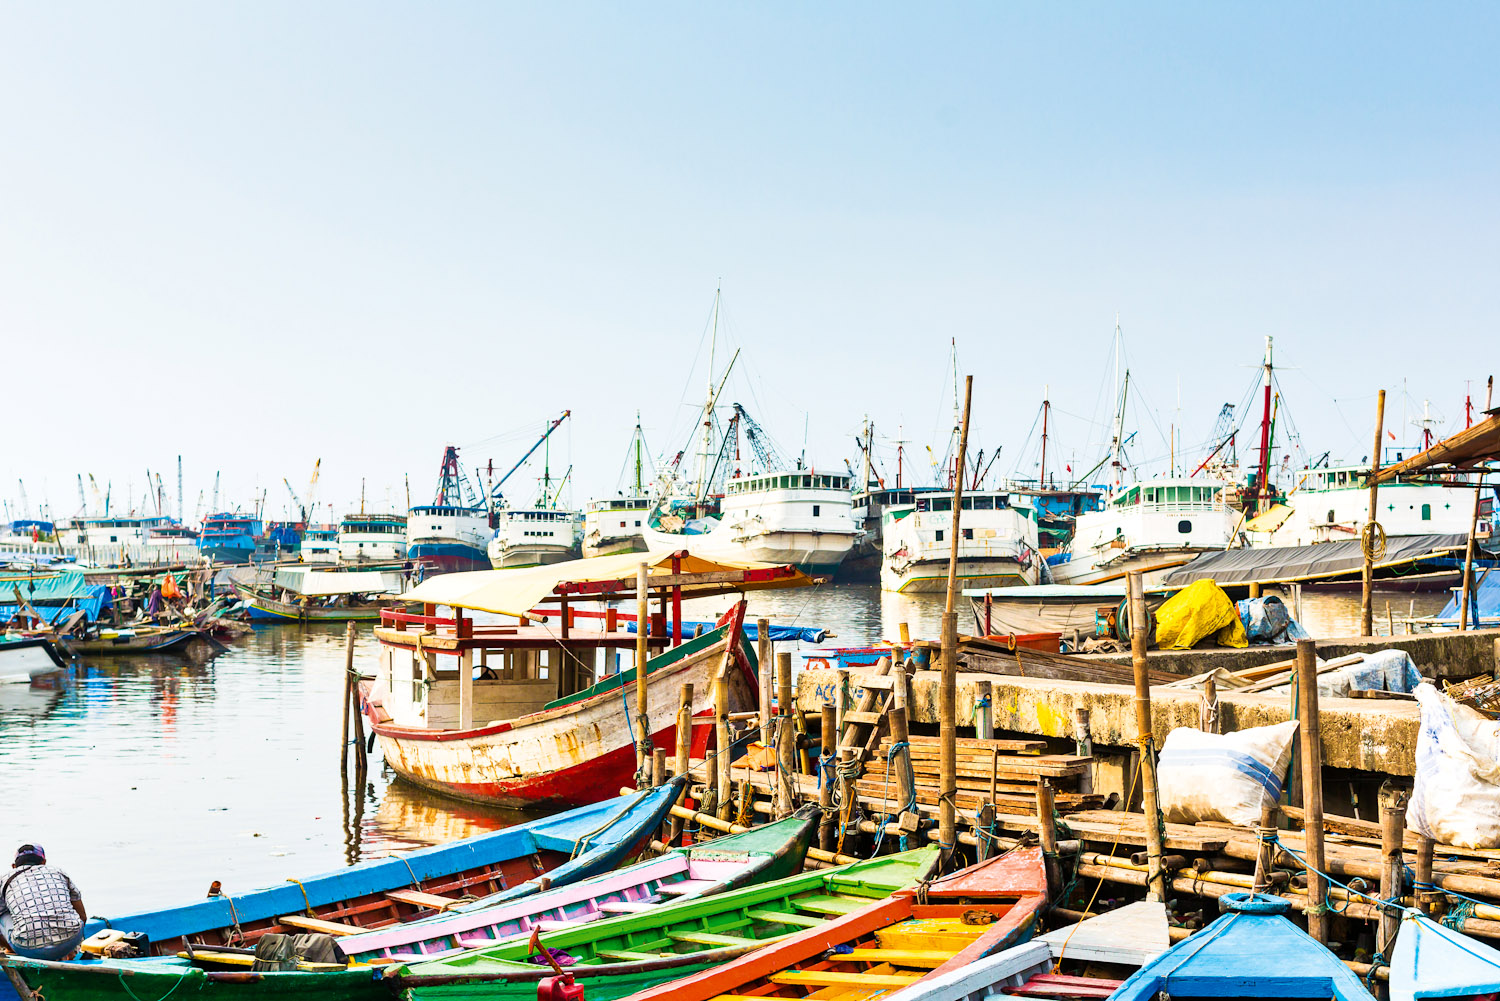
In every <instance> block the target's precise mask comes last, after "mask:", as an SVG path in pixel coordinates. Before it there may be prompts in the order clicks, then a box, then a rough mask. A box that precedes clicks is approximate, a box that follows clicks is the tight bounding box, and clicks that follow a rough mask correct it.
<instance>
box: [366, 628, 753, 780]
mask: <svg viewBox="0 0 1500 1001" xmlns="http://www.w3.org/2000/svg"><path fill="white" fill-rule="evenodd" d="M731 615H732V616H733V618H732V619H731V621H730V623H729V624H728V625H727V626H726V627H725V629H726V636H727V637H728V640H729V642H731V643H732V644H733V645H734V649H735V657H734V660H735V666H734V667H732V668H731V669H730V670H729V685H728V688H729V692H728V695H729V708H730V711H731V712H742V711H746V710H751V709H754V708H755V707H756V706H757V704H758V683H757V680H756V675H755V668H754V666H753V664H752V663H751V662H750V656H751V655H750V654H749V653H747V651H746V646H745V643H744V641H743V639H742V636H741V626H742V622H743V618H742V617H743V615H744V606H743V604H742V605H740V606H739V607H738V608H737V609H736V610H735V611H734V612H732V613H731ZM711 635H712V634H709V636H711ZM693 642H694V643H701V644H702V645H701V646H699V647H696V648H695V647H693V646H691V645H685V646H684V647H682V648H678V649H679V650H681V651H682V653H681V654H680V655H679V656H677V657H676V658H675V659H670V660H665V661H664V660H663V658H662V657H658V658H657V659H656V661H655V662H653V666H652V667H651V669H650V671H649V674H648V676H647V678H648V687H649V692H648V695H649V698H648V702H649V708H650V724H651V735H652V738H653V741H654V742H655V743H656V745H657V746H658V747H673V746H676V742H677V708H678V704H679V698H680V689H681V686H682V685H683V684H684V683H691V684H692V686H693V715H694V716H695V717H701V716H708V715H710V714H711V713H712V709H713V684H712V682H713V680H714V678H715V676H716V675H717V674H718V672H719V669H720V666H721V665H722V664H723V661H724V642H723V641H709V640H708V636H705V637H704V638H702V639H700V640H695V641H693ZM675 652H676V651H669V652H668V653H667V654H666V655H663V657H671V656H672V654H673V653H675ZM617 679H622V676H621V675H618V674H617V675H612V676H610V678H607V679H605V681H604V682H601V685H600V686H596V689H594V690H591V691H594V692H595V694H588V693H580V694H579V695H578V696H574V697H572V698H571V699H568V700H565V701H562V702H561V703H560V704H559V703H552V704H551V705H552V707H551V708H546V709H543V710H542V711H540V712H535V713H531V714H529V715H526V716H522V717H519V718H517V719H514V720H510V721H507V722H501V723H494V724H491V725H489V726H483V727H477V728H474V729H469V730H443V729H431V730H429V729H419V728H414V727H403V726H400V725H397V724H395V723H394V722H392V720H391V718H390V717H389V716H388V715H387V714H386V713H385V710H384V705H383V696H382V694H380V693H378V692H376V688H375V683H374V682H366V683H364V685H362V687H361V691H362V693H363V695H364V698H363V699H362V702H363V704H364V708H365V712H366V714H367V715H368V716H369V719H370V725H371V729H372V730H373V731H374V732H375V734H376V737H377V739H378V741H379V744H380V748H381V753H382V754H383V755H384V756H385V760H386V763H387V764H389V765H390V766H391V767H392V768H393V769H395V770H396V772H397V774H399V775H401V776H402V777H403V778H406V779H408V780H409V781H411V782H415V783H417V784H418V785H421V786H424V787H426V788H429V789H434V790H437V791H439V792H443V793H446V794H447V795H450V796H456V797H458V798H460V799H466V800H471V801H474V802H481V803H499V804H502V805H508V806H531V805H535V804H543V803H546V804H563V805H579V804H584V803H593V802H596V801H598V800H600V799H602V798H604V797H607V796H612V795H615V794H617V793H618V792H619V790H620V787H621V785H624V784H630V783H631V781H632V777H633V776H634V774H635V768H636V761H635V736H634V733H633V731H632V729H631V722H630V714H628V713H627V712H625V711H623V704H624V702H625V700H626V699H628V698H632V697H633V693H632V692H630V691H626V690H624V689H625V688H626V687H628V688H631V689H633V687H634V680H633V679H634V673H633V672H626V674H625V676H623V680H624V684H623V685H621V684H620V683H618V680H617ZM611 682H615V683H614V684H613V685H611V684H610V683H611ZM693 730H694V735H693V736H694V740H693V744H694V751H693V753H694V754H695V756H700V757H701V756H702V755H703V754H704V753H705V752H706V748H707V742H708V734H709V726H708V725H707V722H706V721H705V722H703V723H696V722H695V724H694V727H693Z"/></svg>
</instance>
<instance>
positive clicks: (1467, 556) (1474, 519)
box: [1458, 375, 1495, 632]
mask: <svg viewBox="0 0 1500 1001" xmlns="http://www.w3.org/2000/svg"><path fill="white" fill-rule="evenodd" d="M1494 396H1495V377H1494V376H1493V375H1492V376H1490V379H1489V383H1488V384H1487V385H1486V386H1485V390H1484V409H1485V410H1486V411H1488V410H1489V409H1490V406H1491V404H1492V401H1493V400H1494ZM1479 476H1480V479H1481V480H1483V479H1484V473H1483V471H1481V472H1480V474H1479ZM1482 493H1484V491H1483V490H1475V491H1474V513H1473V515H1472V516H1471V517H1470V518H1469V541H1468V543H1467V544H1466V545H1465V547H1464V582H1463V590H1462V591H1461V592H1460V593H1459V598H1458V628H1459V631H1460V632H1462V631H1464V630H1466V629H1468V628H1469V593H1470V590H1471V589H1472V588H1473V586H1474V549H1475V542H1474V533H1475V532H1477V531H1479V496H1480V494H1482ZM1474 627H1475V628H1476V629H1477V628H1479V623H1477V622H1476V623H1474Z"/></svg>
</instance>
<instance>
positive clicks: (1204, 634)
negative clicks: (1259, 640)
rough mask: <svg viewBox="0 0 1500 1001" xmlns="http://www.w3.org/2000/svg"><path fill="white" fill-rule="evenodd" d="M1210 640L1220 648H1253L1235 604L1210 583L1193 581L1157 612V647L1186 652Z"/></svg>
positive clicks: (1216, 585) (1207, 581)
mask: <svg viewBox="0 0 1500 1001" xmlns="http://www.w3.org/2000/svg"><path fill="white" fill-rule="evenodd" d="M1210 636H1212V637H1213V640H1214V643H1215V644H1216V645H1218V646H1232V647H1245V646H1249V645H1250V640H1249V639H1248V638H1247V637H1246V636H1245V626H1244V624H1243V623H1242V622H1240V613H1239V611H1238V610H1237V609H1236V608H1235V607H1234V602H1232V601H1230V600H1229V595H1227V594H1225V593H1224V589H1223V588H1221V587H1220V586H1219V585H1218V584H1216V583H1214V582H1213V581H1211V580H1195V581H1193V583H1191V584H1189V585H1188V586H1187V587H1185V588H1183V589H1182V590H1181V591H1178V592H1177V593H1176V594H1174V595H1173V596H1172V597H1170V598H1168V599H1167V601H1166V603H1165V604H1163V605H1162V606H1161V607H1160V608H1158V609H1157V610H1156V645H1157V647H1158V648H1160V649H1162V650H1187V649H1189V648H1191V647H1194V646H1196V645H1197V644H1198V643H1200V642H1202V641H1203V640H1204V639H1207V638H1208V637H1210Z"/></svg>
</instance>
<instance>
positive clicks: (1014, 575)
mask: <svg viewBox="0 0 1500 1001" xmlns="http://www.w3.org/2000/svg"><path fill="white" fill-rule="evenodd" d="M957 570H958V573H957V581H956V583H957V585H958V587H959V588H960V589H963V588H966V587H969V588H980V587H992V588H993V587H1020V586H1023V585H1027V584H1036V583H1039V582H1040V580H1041V571H1040V569H1039V565H1038V563H1037V560H1036V559H1032V560H1031V561H1030V562H1029V563H1027V564H1024V565H1023V564H1021V563H1019V562H1017V561H1016V560H1015V559H1012V558H1003V557H1002V558H991V559H974V560H965V559H960V560H959V561H958V568H957ZM880 588H881V590H883V591H897V592H900V593H901V594H942V593H944V592H945V591H946V590H947V588H948V561H947V560H921V561H917V562H913V563H909V564H907V565H905V566H903V567H902V568H901V569H900V570H897V569H894V568H892V567H891V566H889V565H882V566H881V568H880Z"/></svg>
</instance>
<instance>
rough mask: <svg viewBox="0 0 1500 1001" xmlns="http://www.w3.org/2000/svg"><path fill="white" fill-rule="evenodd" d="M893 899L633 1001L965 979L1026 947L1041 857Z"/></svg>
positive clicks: (696, 1000) (705, 1000)
mask: <svg viewBox="0 0 1500 1001" xmlns="http://www.w3.org/2000/svg"><path fill="white" fill-rule="evenodd" d="M924 896H925V898H926V899H925V900H923V901H919V900H918V898H917V896H916V895H915V894H912V893H896V894H894V895H892V896H891V897H889V898H887V899H885V900H882V901H879V902H877V903H871V904H868V905H866V906H864V907H860V908H857V909H851V910H847V911H845V912H844V913H843V914H842V915H840V916H839V917H838V918H837V919H836V920H833V921H830V922H827V923H826V924H821V925H819V926H818V927H816V928H815V929H813V930H809V931H806V932H803V933H800V934H796V935H790V936H787V937H786V938H783V939H781V940H779V941H777V942H775V943H773V944H769V945H766V946H765V947H764V948H762V949H759V950H757V951H755V952H751V953H749V954H747V955H743V956H740V957H738V958H737V959H734V960H732V961H730V962H727V963H723V964H721V965H717V966H715V967H713V968H711V969H708V970H704V971H702V972H700V973H695V974H693V975H691V976H688V977H684V978H683V979H681V980H676V981H673V982H671V983H669V984H663V985H662V986H659V987H655V988H652V989H650V990H643V991H641V992H640V993H639V994H636V995H634V996H633V997H632V999H631V1001H668V999H671V1001H712V999H716V998H724V997H733V998H806V997H815V998H822V997H827V996H830V995H831V993H832V992H856V991H857V992H864V993H862V994H861V995H860V996H866V995H867V994H868V992H884V991H891V990H896V989H900V988H903V987H909V986H911V985H914V984H916V983H918V982H920V981H921V980H923V979H924V978H926V977H929V976H937V975H941V974H944V973H947V972H949V971H951V970H962V969H965V968H967V967H968V966H969V965H970V964H972V963H975V962H977V961H978V960H980V959H983V958H984V957H985V956H988V955H991V954H992V953H995V952H998V951H1000V950H1003V949H1006V948H1009V947H1010V946H1012V945H1016V944H1018V943H1020V942H1024V941H1026V940H1028V939H1030V938H1031V935H1032V932H1033V930H1034V929H1035V927H1036V925H1037V922H1038V921H1039V920H1040V917H1041V910H1042V908H1043V907H1044V906H1045V905H1046V903H1047V874H1046V870H1045V868H1044V866H1043V861H1042V853H1041V849H1039V848H1022V849H1018V850H1016V851H1013V852H1009V853H1007V854H1005V855H1001V856H997V857H995V858H991V859H989V860H987V861H984V862H981V863H979V864H978V865H974V866H970V867H969V868H967V869H962V870H960V871H958V872H956V873H954V874H953V875H951V876H948V877H945V878H943V879H939V880H936V881H934V882H932V883H930V884H928V886H927V887H926V890H925V893H924Z"/></svg>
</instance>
